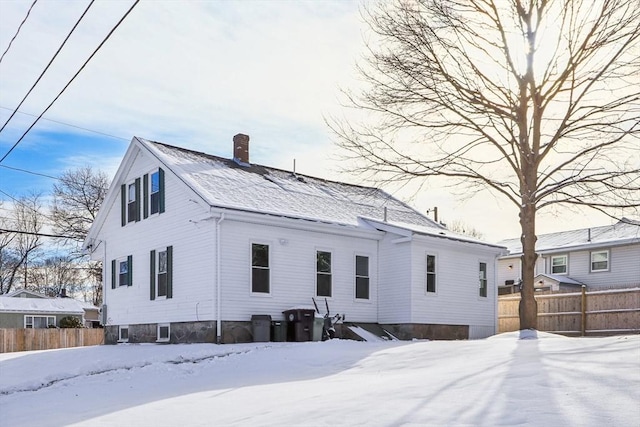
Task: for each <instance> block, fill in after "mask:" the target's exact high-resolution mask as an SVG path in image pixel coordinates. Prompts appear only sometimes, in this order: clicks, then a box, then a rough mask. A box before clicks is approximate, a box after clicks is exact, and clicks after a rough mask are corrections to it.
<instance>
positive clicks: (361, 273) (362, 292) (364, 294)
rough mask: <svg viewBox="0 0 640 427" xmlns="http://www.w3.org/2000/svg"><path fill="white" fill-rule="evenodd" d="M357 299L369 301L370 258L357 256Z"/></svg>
mask: <svg viewBox="0 0 640 427" xmlns="http://www.w3.org/2000/svg"><path fill="white" fill-rule="evenodd" d="M356 299H369V257H367V256H361V255H356Z"/></svg>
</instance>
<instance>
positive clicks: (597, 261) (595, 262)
mask: <svg viewBox="0 0 640 427" xmlns="http://www.w3.org/2000/svg"><path fill="white" fill-rule="evenodd" d="M598 271H609V251H597V252H591V272H592V273H593V272H598Z"/></svg>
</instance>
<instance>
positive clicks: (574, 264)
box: [498, 218, 640, 293]
mask: <svg viewBox="0 0 640 427" xmlns="http://www.w3.org/2000/svg"><path fill="white" fill-rule="evenodd" d="M498 244H500V245H504V246H506V247H507V249H508V250H509V253H508V255H505V256H502V257H501V258H500V260H499V261H498V285H499V287H500V292H501V293H509V292H511V291H514V290H516V291H517V285H518V283H519V281H520V276H521V261H520V257H521V256H522V245H521V243H520V239H509V240H504V241H502V242H499V243H498ZM536 252H537V253H538V259H537V261H536V270H535V273H536V278H535V281H534V284H535V286H536V288H540V289H547V288H548V289H551V290H554V291H557V290H565V289H579V288H580V287H581V286H582V284H584V285H586V286H587V289H588V290H594V289H608V288H626V287H634V286H640V221H634V220H631V219H628V218H623V219H622V220H620V221H619V222H617V223H616V224H614V225H606V226H602V227H592V228H584V229H580V230H572V231H563V232H559V233H551V234H542V235H539V236H538V240H537V242H536Z"/></svg>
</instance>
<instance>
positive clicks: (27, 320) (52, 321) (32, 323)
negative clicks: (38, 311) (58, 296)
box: [24, 316, 56, 329]
mask: <svg viewBox="0 0 640 427" xmlns="http://www.w3.org/2000/svg"><path fill="white" fill-rule="evenodd" d="M49 326H52V327H55V326H56V318H55V316H24V327H25V328H27V329H46V328H48V327H49Z"/></svg>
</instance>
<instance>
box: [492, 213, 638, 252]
mask: <svg viewBox="0 0 640 427" xmlns="http://www.w3.org/2000/svg"><path fill="white" fill-rule="evenodd" d="M632 243H640V221H634V220H631V219H628V218H623V219H622V220H620V221H618V222H617V223H616V224H613V225H605V226H601V227H591V228H581V229H579V230H570V231H561V232H558V233H549V234H540V235H538V241H537V242H536V251H537V252H552V251H555V250H558V251H562V250H568V249H571V248H581V247H585V248H588V247H594V248H595V247H602V246H611V245H617V244H632ZM498 244H499V245H502V246H506V247H507V249H508V250H509V253H510V254H511V255H513V254H520V253H522V244H521V242H520V239H519V238H517V239H507V240H503V241H501V242H498Z"/></svg>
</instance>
